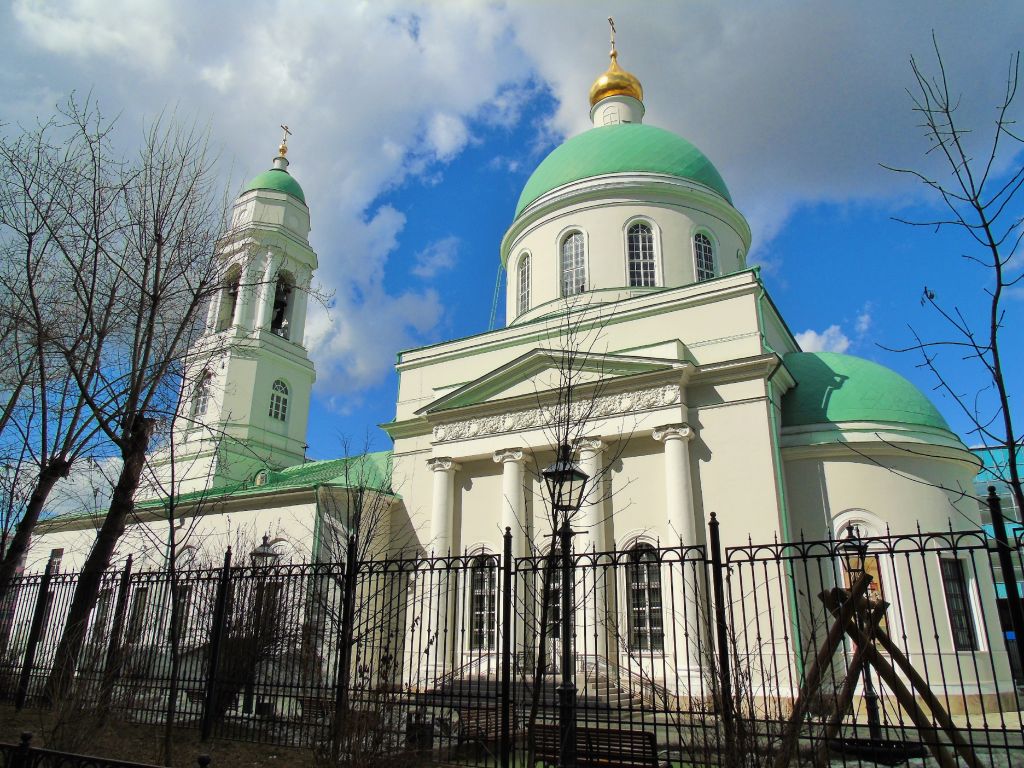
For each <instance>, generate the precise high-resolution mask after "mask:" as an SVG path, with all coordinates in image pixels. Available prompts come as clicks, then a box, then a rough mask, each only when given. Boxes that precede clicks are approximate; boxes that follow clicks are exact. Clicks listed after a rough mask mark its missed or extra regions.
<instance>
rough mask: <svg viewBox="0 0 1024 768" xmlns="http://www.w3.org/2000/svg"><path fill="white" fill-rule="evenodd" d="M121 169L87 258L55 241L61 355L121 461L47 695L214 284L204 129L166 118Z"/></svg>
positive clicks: (90, 601) (72, 657)
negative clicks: (63, 269)
mask: <svg viewBox="0 0 1024 768" xmlns="http://www.w3.org/2000/svg"><path fill="white" fill-rule="evenodd" d="M117 171H118V178H119V179H120V180H121V183H120V184H119V185H118V186H117V187H116V192H117V194H116V196H115V199H114V200H112V201H109V202H107V205H109V206H110V207H112V208H114V209H115V210H116V216H115V219H116V221H117V223H118V226H116V227H114V228H112V229H111V230H110V231H100V232H97V231H96V229H97V228H98V227H101V226H102V224H103V221H104V219H102V218H101V217H99V216H97V215H96V213H97V212H96V211H95V210H93V211H88V210H87V211H86V212H85V214H86V215H85V216H84V218H82V219H80V220H79V219H76V221H75V225H76V226H77V227H78V229H79V230H80V231H81V232H82V233H88V234H90V235H91V236H92V237H93V239H94V240H95V242H96V247H95V249H94V250H92V252H91V253H90V254H89V259H88V260H87V261H84V262H83V260H82V259H81V258H80V257H79V255H78V254H77V253H76V252H72V251H71V250H70V249H62V250H63V251H64V252H63V255H64V257H65V258H66V259H68V260H69V262H70V263H71V264H72V266H73V267H74V268H75V271H76V272H77V274H78V275H79V279H77V280H76V281H75V282H74V283H73V285H72V292H71V295H70V296H69V297H68V301H69V302H70V303H71V307H70V309H71V312H70V313H69V314H70V315H71V316H72V317H73V318H74V321H75V322H76V323H77V331H76V333H75V334H74V335H73V336H72V337H71V343H69V344H65V345H64V347H63V349H62V353H63V355H64V357H65V359H66V361H67V363H68V367H69V369H70V370H71V373H72V376H73V377H74V379H75V381H76V382H77V383H78V385H79V387H80V389H81V390H82V392H83V396H84V398H85V400H86V404H87V405H88V407H89V409H90V410H91V412H92V414H93V416H94V417H95V418H96V420H97V422H98V424H99V427H100V429H101V430H102V432H103V434H104V435H105V436H106V437H107V438H108V439H109V440H110V441H111V442H112V443H113V444H114V445H116V446H117V448H118V450H119V452H120V454H121V458H122V460H123V465H122V468H121V472H120V474H119V476H118V478H117V481H116V482H115V484H114V487H113V492H112V495H111V501H110V507H109V509H108V511H107V513H106V516H105V517H104V520H103V523H102V525H101V526H100V528H99V531H98V533H97V536H96V540H95V543H94V545H93V548H92V550H91V552H90V554H89V556H88V558H87V559H86V561H85V563H84V565H83V567H82V570H81V575H80V577H79V580H78V583H77V586H76V589H75V594H74V597H73V598H72V601H71V605H70V608H69V611H68V618H67V623H66V625H65V628H64V631H63V634H62V636H61V639H60V642H59V644H58V646H57V650H56V656H55V664H54V667H53V672H52V674H51V676H50V679H49V681H48V683H47V694H48V696H49V697H50V698H51V699H56V698H59V697H60V695H61V693H62V692H63V691H64V690H65V688H66V686H67V685H68V684H69V682H70V680H71V679H72V676H73V674H74V670H75V666H76V663H77V659H78V654H79V651H80V648H81V645H82V641H83V637H84V630H85V628H86V626H87V621H88V617H89V613H90V612H91V610H92V608H93V605H94V604H95V601H96V595H97V590H98V588H99V584H100V581H101V578H102V576H103V573H104V571H105V570H106V569H107V567H108V566H109V565H110V562H111V557H112V555H113V553H114V549H115V546H116V544H117V541H118V539H119V538H120V537H121V535H122V533H123V532H124V530H125V526H126V524H127V523H128V522H129V519H130V516H131V514H132V511H133V509H134V498H135V494H136V492H137V490H138V488H139V483H140V480H141V477H142V472H143V469H144V467H145V463H146V453H147V451H148V449H149V447H150V440H151V438H152V436H153V433H154V428H155V426H156V421H157V419H158V418H160V416H161V409H162V408H163V406H164V405H165V404H166V402H167V401H169V400H170V401H173V400H174V399H175V395H176V393H177V392H178V390H179V388H180V386H179V385H180V381H179V380H178V378H177V377H176V376H175V373H176V372H177V371H178V370H179V369H178V368H177V366H178V365H179V364H180V361H181V360H183V359H185V357H186V354H187V351H188V350H189V348H190V347H191V345H192V342H193V341H194V340H195V339H196V338H197V337H198V335H199V333H200V332H201V330H202V322H203V319H204V313H205V309H206V307H207V305H208V303H209V301H210V300H211V298H212V296H213V295H214V293H215V292H216V291H217V290H218V288H219V287H220V283H221V276H220V263H219V261H218V259H217V258H216V256H215V253H214V250H215V244H216V240H217V236H218V234H219V232H221V231H223V229H224V227H223V223H224V218H223V215H222V211H223V206H222V204H221V203H220V202H219V200H218V196H217V194H216V192H215V190H216V185H217V178H216V175H215V173H214V168H213V162H212V160H211V157H210V155H209V152H208V149H207V143H206V137H205V135H204V134H203V133H202V132H201V131H200V130H198V129H197V128H196V127H194V126H193V127H191V128H189V127H182V126H180V125H178V124H177V123H176V122H175V121H174V120H173V119H169V118H166V117H164V118H161V119H160V120H157V121H156V122H155V123H154V124H153V125H152V127H151V128H150V129H149V130H148V131H147V133H146V136H145V143H144V146H143V148H142V150H141V152H140V154H139V157H138V158H137V159H136V160H135V161H134V162H132V163H127V164H124V166H123V167H119V168H117ZM83 236H84V234H83Z"/></svg>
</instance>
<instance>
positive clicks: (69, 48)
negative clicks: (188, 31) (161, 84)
mask: <svg viewBox="0 0 1024 768" xmlns="http://www.w3.org/2000/svg"><path fill="white" fill-rule="evenodd" d="M12 13H13V15H14V18H15V20H16V21H17V22H18V23H19V24H20V25H21V28H22V30H23V31H24V33H25V35H26V36H27V37H28V38H29V39H30V40H32V41H33V42H34V43H35V44H36V45H39V46H41V47H43V48H45V49H47V50H49V51H52V52H53V53H59V54H71V55H73V56H77V57H83V58H89V57H94V56H111V57H113V58H115V59H118V60H121V61H124V60H129V59H130V60H131V61H132V62H133V63H142V64H144V65H146V66H149V67H153V68H156V69H163V68H164V67H166V66H167V64H168V63H169V62H170V60H171V59H172V57H173V55H174V52H175V48H176V46H177V41H176V31H177V27H178V25H177V23H176V21H175V19H174V15H173V12H172V9H171V6H170V4H169V3H168V2H166V1H165V0H150V1H149V2H146V3H137V2H133V0H42V1H40V0H35V1H33V0H15V1H14V4H13V6H12Z"/></svg>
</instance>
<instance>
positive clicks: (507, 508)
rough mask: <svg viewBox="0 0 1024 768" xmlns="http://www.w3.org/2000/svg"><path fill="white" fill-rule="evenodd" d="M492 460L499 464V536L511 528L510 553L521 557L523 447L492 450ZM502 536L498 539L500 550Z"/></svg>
mask: <svg viewBox="0 0 1024 768" xmlns="http://www.w3.org/2000/svg"><path fill="white" fill-rule="evenodd" d="M494 461H495V463H496V464H501V516H500V521H501V522H500V525H501V533H500V536H501V537H504V535H505V529H506V528H511V529H512V554H513V555H514V556H515V557H523V556H524V555H525V554H526V551H527V549H526V544H527V541H528V540H527V531H528V526H527V524H526V492H525V490H524V489H523V449H522V448H504V449H502V450H500V451H495V452H494ZM502 541H503V539H502V538H499V539H498V549H497V551H498V552H500V551H501V547H502V546H503V544H502V543H501V542H502Z"/></svg>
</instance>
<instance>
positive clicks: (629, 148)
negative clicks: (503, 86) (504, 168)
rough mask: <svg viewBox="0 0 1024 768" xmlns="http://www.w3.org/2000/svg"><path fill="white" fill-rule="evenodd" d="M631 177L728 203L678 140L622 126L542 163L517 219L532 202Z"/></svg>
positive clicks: (582, 139) (711, 172)
mask: <svg viewBox="0 0 1024 768" xmlns="http://www.w3.org/2000/svg"><path fill="white" fill-rule="evenodd" d="M633 172H646V173H662V174H665V175H668V176H678V177H680V178H683V179H690V180H691V181H695V182H697V183H699V184H703V185H704V186H706V187H710V188H711V189H713V190H714V191H715V192H717V193H718V194H720V195H721V196H722V197H724V198H725V199H726V200H728V201H729V202H730V203H731V202H732V197H731V196H730V195H729V190H728V188H727V187H726V186H725V182H724V181H723V180H722V177H721V175H720V174H719V173H718V170H717V169H716V168H715V166H713V165H712V164H711V161H710V160H708V159H707V158H706V157H705V156H704V154H703V153H702V152H701V151H700V150H699V149H697V148H696V147H695V146H693V144H691V143H690V142H688V141H687V140H686V139H684V138H683V137H682V136H678V135H676V134H674V133H672V132H671V131H666V130H665V129H663V128H656V127H655V126H652V125H643V124H639V123H623V124H619V125H605V126H601V127H599V128H591V129H590V130H589V131H584V132H583V133H581V134H579V135H578V136H574V137H573V138H571V139H569V140H568V141H566V142H565V143H564V144H562V145H561V146H559V147H557V148H556V149H555V150H554V151H553V152H551V154H549V155H548V156H547V157H546V158H544V160H543V161H542V162H541V164H540V165H538V166H537V170H535V171H534V172H533V175H531V176H530V178H529V180H528V181H527V182H526V186H525V187H524V188H523V193H522V194H521V195H520V196H519V203H518V205H516V216H518V215H519V214H520V213H522V212H523V209H524V208H526V207H527V206H528V205H529V204H530V203H532V202H533V201H534V200H536V199H538V198H539V197H541V196H542V195H544V194H546V193H548V192H550V191H551V190H553V189H557V188H558V187H561V186H563V185H565V184H570V183H572V182H574V181H580V180H581V179H587V178H590V177H592V176H603V175H605V174H609V173H633Z"/></svg>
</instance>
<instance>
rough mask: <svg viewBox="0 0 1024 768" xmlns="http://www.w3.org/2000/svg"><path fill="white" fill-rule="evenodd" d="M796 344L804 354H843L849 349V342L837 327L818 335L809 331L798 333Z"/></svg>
mask: <svg viewBox="0 0 1024 768" xmlns="http://www.w3.org/2000/svg"><path fill="white" fill-rule="evenodd" d="M796 342H797V344H799V345H800V349H802V350H803V351H804V352H845V351H846V350H847V349H849V347H850V340H849V339H848V338H847V337H846V334H845V333H843V331H842V329H841V328H840V327H839V326H838V325H830V326H829V327H828V328H826V329H825V330H824V331H821V332H820V333H819V332H818V331H814V330H810V329H808V330H806V331H804V332H802V333H798V334H797V335H796Z"/></svg>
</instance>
